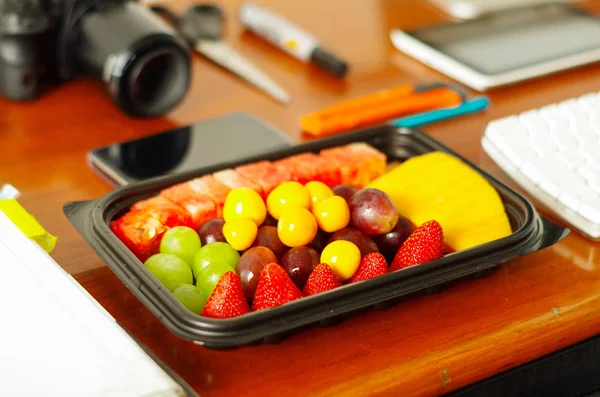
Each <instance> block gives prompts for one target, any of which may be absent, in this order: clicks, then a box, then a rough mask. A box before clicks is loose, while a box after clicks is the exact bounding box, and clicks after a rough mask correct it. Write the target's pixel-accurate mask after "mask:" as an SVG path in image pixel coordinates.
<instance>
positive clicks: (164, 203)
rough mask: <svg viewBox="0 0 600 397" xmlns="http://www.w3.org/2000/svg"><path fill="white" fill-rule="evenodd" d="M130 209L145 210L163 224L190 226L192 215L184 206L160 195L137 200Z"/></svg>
mask: <svg viewBox="0 0 600 397" xmlns="http://www.w3.org/2000/svg"><path fill="white" fill-rule="evenodd" d="M130 210H131V211H145V212H147V213H149V214H151V215H154V216H156V217H158V218H159V219H160V220H161V222H163V223H164V224H165V226H168V227H173V226H189V227H191V226H192V217H191V215H190V214H189V212H187V211H186V210H185V209H184V208H182V207H181V206H179V205H177V204H175V203H173V202H172V201H170V200H168V199H166V198H165V197H162V196H154V197H151V198H149V199H146V200H142V201H139V202H137V203H136V204H134V205H132V206H131V209H130Z"/></svg>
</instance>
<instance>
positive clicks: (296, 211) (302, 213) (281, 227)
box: [277, 207, 317, 247]
mask: <svg viewBox="0 0 600 397" xmlns="http://www.w3.org/2000/svg"><path fill="white" fill-rule="evenodd" d="M277 234H278V236H279V239H280V240H281V242H282V243H284V244H285V245H287V246H288V247H300V246H301V245H307V244H309V243H310V242H311V241H313V239H314V238H315V236H316V235H317V222H316V221H315V217H314V216H313V215H312V214H311V213H310V211H309V210H307V209H306V208H301V207H291V208H287V209H286V210H285V211H284V212H283V213H282V214H281V217H280V218H279V222H277Z"/></svg>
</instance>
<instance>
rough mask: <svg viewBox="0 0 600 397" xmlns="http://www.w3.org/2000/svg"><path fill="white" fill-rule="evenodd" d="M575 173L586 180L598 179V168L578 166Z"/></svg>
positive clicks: (599, 177) (596, 180) (599, 178)
mask: <svg viewBox="0 0 600 397" xmlns="http://www.w3.org/2000/svg"><path fill="white" fill-rule="evenodd" d="M577 173H578V174H579V175H580V176H581V177H582V178H583V179H584V180H586V181H588V182H598V181H600V170H598V169H592V168H588V167H585V166H583V167H579V168H577Z"/></svg>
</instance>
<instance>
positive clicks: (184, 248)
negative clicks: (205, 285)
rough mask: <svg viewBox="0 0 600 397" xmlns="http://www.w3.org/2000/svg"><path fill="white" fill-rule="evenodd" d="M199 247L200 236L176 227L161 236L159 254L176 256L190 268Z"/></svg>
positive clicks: (191, 230)
mask: <svg viewBox="0 0 600 397" xmlns="http://www.w3.org/2000/svg"><path fill="white" fill-rule="evenodd" d="M201 246H202V244H201V243H200V236H198V233H196V231H195V230H194V229H191V228H189V227H186V226H177V227H174V228H172V229H169V230H168V231H167V232H166V233H165V235H164V236H163V238H162V240H161V242H160V252H161V253H163V254H174V255H177V256H178V257H180V258H181V259H183V260H184V261H186V262H187V263H188V265H189V266H190V267H191V266H192V264H193V263H194V255H196V252H198V250H199V249H200V247H201Z"/></svg>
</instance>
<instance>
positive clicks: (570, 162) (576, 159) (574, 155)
mask: <svg viewBox="0 0 600 397" xmlns="http://www.w3.org/2000/svg"><path fill="white" fill-rule="evenodd" d="M557 158H558V159H559V160H560V161H561V162H563V163H564V164H565V165H566V166H567V167H568V168H569V169H572V168H577V167H580V166H582V165H585V158H584V157H583V156H581V155H580V154H579V153H578V152H575V151H566V150H561V151H560V152H559V153H558V156H557Z"/></svg>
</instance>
